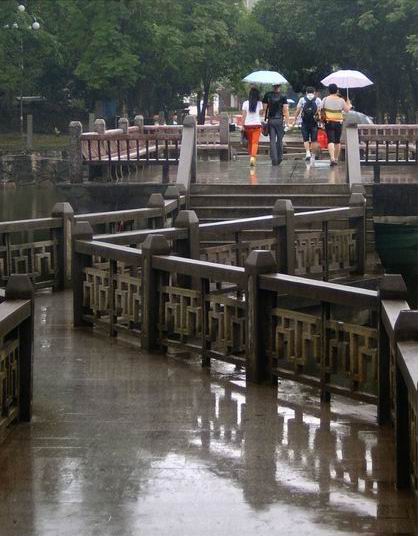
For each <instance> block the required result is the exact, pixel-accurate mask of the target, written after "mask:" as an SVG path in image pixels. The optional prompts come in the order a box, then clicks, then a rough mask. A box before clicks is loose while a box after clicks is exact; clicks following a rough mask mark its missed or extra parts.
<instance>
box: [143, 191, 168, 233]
mask: <svg viewBox="0 0 418 536" xmlns="http://www.w3.org/2000/svg"><path fill="white" fill-rule="evenodd" d="M147 208H154V209H158V210H159V212H160V214H159V215H158V216H151V217H150V218H148V223H147V227H148V229H161V228H162V227H164V226H165V221H166V217H165V201H164V197H163V196H162V194H158V193H154V194H151V195H150V197H149V199H148V203H147Z"/></svg>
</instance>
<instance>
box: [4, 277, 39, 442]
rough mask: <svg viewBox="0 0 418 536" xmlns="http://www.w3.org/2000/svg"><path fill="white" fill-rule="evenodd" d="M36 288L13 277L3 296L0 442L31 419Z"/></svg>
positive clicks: (28, 281)
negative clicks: (17, 423) (13, 426)
mask: <svg viewBox="0 0 418 536" xmlns="http://www.w3.org/2000/svg"><path fill="white" fill-rule="evenodd" d="M32 348H33V287H32V284H31V282H30V280H29V278H28V277H27V276H20V275H14V276H11V277H10V279H9V280H8V283H7V287H6V290H5V291H1V294H0V442H1V441H2V440H3V439H4V437H5V435H6V433H7V428H8V427H9V425H10V424H11V423H12V422H14V421H17V420H20V421H30V420H31V415H32V360H33V350H32Z"/></svg>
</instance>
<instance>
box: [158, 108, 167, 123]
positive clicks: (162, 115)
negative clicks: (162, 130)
mask: <svg viewBox="0 0 418 536" xmlns="http://www.w3.org/2000/svg"><path fill="white" fill-rule="evenodd" d="M158 124H159V125H165V124H166V121H165V113H164V112H163V111H161V110H160V111H159V112H158Z"/></svg>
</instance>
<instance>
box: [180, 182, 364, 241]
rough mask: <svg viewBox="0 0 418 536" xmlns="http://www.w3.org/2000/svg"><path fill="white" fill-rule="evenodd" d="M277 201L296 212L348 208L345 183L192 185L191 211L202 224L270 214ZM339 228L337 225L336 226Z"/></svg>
mask: <svg viewBox="0 0 418 536" xmlns="http://www.w3.org/2000/svg"><path fill="white" fill-rule="evenodd" d="M366 198H367V209H366V214H367V222H366V231H367V250H368V252H374V250H375V247H374V242H375V241H374V228H373V208H372V185H369V186H368V185H366ZM278 199H290V200H291V201H292V204H293V206H294V208H295V212H302V211H308V210H321V209H326V208H335V207H343V206H347V205H348V203H349V199H350V187H349V185H348V184H306V183H299V184H297V183H295V184H291V183H287V184H258V185H251V184H239V185H238V184H193V185H192V186H191V195H190V208H191V209H193V210H194V211H195V212H196V214H197V216H198V218H199V220H200V221H201V222H202V223H204V222H215V221H223V220H228V219H239V218H250V217H255V216H262V215H267V214H271V212H272V208H273V206H274V203H275V202H276V200H278ZM336 226H337V227H338V224H336Z"/></svg>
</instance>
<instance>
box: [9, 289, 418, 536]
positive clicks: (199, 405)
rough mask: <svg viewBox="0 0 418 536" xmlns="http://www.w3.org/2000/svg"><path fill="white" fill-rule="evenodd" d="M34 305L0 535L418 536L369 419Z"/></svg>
mask: <svg viewBox="0 0 418 536" xmlns="http://www.w3.org/2000/svg"><path fill="white" fill-rule="evenodd" d="M71 317H72V311H71V295H70V293H65V294H50V293H48V292H46V293H42V294H40V295H38V297H37V300H36V325H37V328H36V329H37V334H36V347H35V368H34V370H35V380H34V381H35V389H34V419H33V422H32V424H30V425H23V424H21V425H18V426H16V427H14V428H13V430H12V433H11V434H10V435H9V437H8V439H7V440H6V442H5V443H4V444H3V445H2V447H1V449H0V475H1V482H0V498H1V499H0V536H35V535H36V536H56V535H58V534H59V535H60V536H74V535H76V534H79V535H82V536H96V535H97V536H99V535H100V536H131V535H132V536H133V535H135V536H138V535H160V534H170V535H177V534H178V535H182V536H189V535H190V536H192V535H193V536H194V535H209V534H211V535H212V534H216V535H224V534H228V536H234V535H240V536H247V535H248V536H250V535H251V536H253V535H255V534H267V533H269V532H270V531H271V533H272V534H273V533H274V534H286V535H293V534H294V535H298V536H299V535H300V534H309V535H310V536H314V535H330V536H331V535H333V536H334V535H338V534H345V535H348V534H352V535H359V534H382V533H383V532H384V533H385V534H395V533H396V534H398V533H402V534H413V531H414V521H413V519H412V516H413V498H412V496H411V495H410V494H409V493H398V494H396V493H395V491H394V489H393V464H392V459H393V439H392V432H391V430H390V429H379V428H378V427H377V426H376V424H375V408H372V407H370V406H367V405H358V404H356V403H354V402H350V401H347V400H345V399H344V400H342V399H337V397H336V400H335V401H334V402H333V403H332V406H331V412H329V411H328V410H327V409H326V408H321V407H320V405H319V403H318V397H317V395H316V394H315V393H312V392H311V391H309V390H306V389H304V388H301V387H300V386H298V387H297V386H295V385H294V384H291V383H287V382H286V383H282V384H281V385H280V386H279V390H278V396H277V394H276V392H275V391H274V390H273V389H270V388H268V387H266V386H255V385H251V386H250V387H248V388H245V382H244V380H243V375H242V374H240V373H239V372H236V371H234V370H233V368H232V367H230V366H228V365H219V366H218V367H217V368H215V367H214V368H213V369H212V372H208V371H206V370H202V369H201V368H200V366H199V364H198V362H197V361H194V360H193V359H191V360H190V362H184V361H176V360H173V359H167V358H166V357H164V356H162V355H152V356H151V355H148V354H145V353H143V352H141V351H139V350H138V349H134V348H133V347H131V346H127V345H125V344H124V343H122V342H111V340H110V339H109V338H107V337H103V336H99V335H97V334H94V333H92V332H90V331H89V330H77V331H75V330H73V329H72V327H71Z"/></svg>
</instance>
